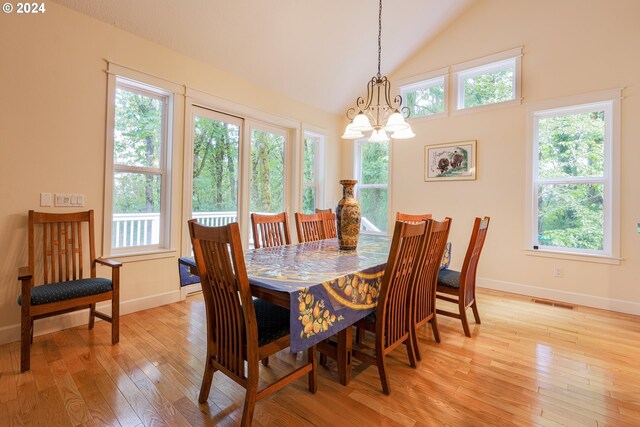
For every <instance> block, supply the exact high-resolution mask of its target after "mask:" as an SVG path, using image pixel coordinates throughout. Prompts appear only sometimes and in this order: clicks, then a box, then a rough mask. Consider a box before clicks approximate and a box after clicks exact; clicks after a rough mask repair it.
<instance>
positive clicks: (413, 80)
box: [398, 67, 449, 121]
mask: <svg viewBox="0 0 640 427" xmlns="http://www.w3.org/2000/svg"><path fill="white" fill-rule="evenodd" d="M439 81H442V85H443V87H444V93H443V98H444V99H443V101H444V109H443V111H441V112H439V113H434V114H427V115H424V116H413V115H409V117H408V118H407V120H412V121H416V120H428V119H433V118H439V117H446V116H448V115H449V68H448V67H447V68H441V69H438V70H434V71H429V72H427V73H423V74H420V75H417V76H413V77H408V78H405V79H402V80H400V81H399V82H398V88H399V92H400V96H402V106H403V107H407V103H406V100H407V93H409V92H414V91H416V90H420V89H428V88H430V87H433V86H436V85H437V84H438V83H437V82H439Z"/></svg>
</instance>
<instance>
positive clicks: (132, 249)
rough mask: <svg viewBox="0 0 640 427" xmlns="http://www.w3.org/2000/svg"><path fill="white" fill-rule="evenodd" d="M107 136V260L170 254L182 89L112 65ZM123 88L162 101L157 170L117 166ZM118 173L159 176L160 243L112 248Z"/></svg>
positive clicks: (105, 198)
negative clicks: (117, 127) (118, 108)
mask: <svg viewBox="0 0 640 427" xmlns="http://www.w3.org/2000/svg"><path fill="white" fill-rule="evenodd" d="M107 87H108V94H107V132H106V133H107V135H106V155H105V194H104V239H103V244H102V246H103V253H104V254H105V256H128V255H146V254H154V253H158V254H162V253H165V252H167V251H171V250H172V249H171V244H172V240H171V202H172V201H171V198H172V174H173V168H172V151H173V139H174V138H173V129H174V121H175V114H176V111H175V108H174V104H175V99H174V98H175V94H176V93H179V86H178V85H175V84H173V83H170V82H165V81H163V80H161V79H158V78H154V77H151V76H147V75H145V74H144V73H140V72H136V71H133V70H129V69H127V68H125V67H120V66H117V65H115V64H111V63H110V64H109V75H108V81H107ZM119 88H123V89H125V90H127V91H130V92H134V93H139V94H141V95H144V96H150V97H154V98H159V99H163V100H164V102H163V112H162V119H163V123H162V137H161V138H162V141H161V146H160V152H159V155H160V162H159V165H158V168H148V167H141V166H128V165H119V164H116V163H115V162H114V154H115V153H114V146H115V132H114V130H115V114H116V103H115V101H116V90H117V89H119ZM118 172H125V173H142V174H151V175H160V177H161V191H160V192H161V196H160V197H161V202H160V226H159V233H160V236H159V241H158V243H157V244H152V245H138V246H128V247H121V248H115V247H113V245H112V237H113V235H112V227H113V195H114V194H113V190H114V177H115V174H116V173H118Z"/></svg>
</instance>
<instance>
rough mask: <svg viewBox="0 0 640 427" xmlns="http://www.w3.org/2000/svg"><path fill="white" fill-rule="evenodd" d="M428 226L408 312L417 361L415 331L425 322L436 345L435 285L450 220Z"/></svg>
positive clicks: (416, 333) (416, 336)
mask: <svg viewBox="0 0 640 427" xmlns="http://www.w3.org/2000/svg"><path fill="white" fill-rule="evenodd" d="M427 222H428V223H429V224H430V229H429V233H428V235H427V243H426V244H425V246H424V250H423V252H422V254H421V262H420V267H419V269H418V272H417V273H416V276H415V280H414V282H413V287H412V291H411V300H412V307H413V310H412V313H411V341H412V344H413V349H414V353H415V355H416V359H418V360H421V357H420V350H419V349H418V328H419V327H420V326H422V325H425V324H427V323H429V324H431V329H432V330H433V337H434V339H435V341H436V342H438V343H439V342H440V334H439V332H438V319H437V317H436V286H437V283H438V272H439V271H440V263H441V261H442V255H443V254H444V250H445V247H446V245H447V238H448V237H449V230H450V229H451V218H445V219H444V220H443V221H434V220H427Z"/></svg>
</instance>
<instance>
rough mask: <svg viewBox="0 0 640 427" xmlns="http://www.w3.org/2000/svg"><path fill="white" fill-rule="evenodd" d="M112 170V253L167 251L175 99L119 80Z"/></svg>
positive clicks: (165, 93) (114, 99)
mask: <svg viewBox="0 0 640 427" xmlns="http://www.w3.org/2000/svg"><path fill="white" fill-rule="evenodd" d="M111 107H112V108H113V117H112V120H113V122H112V123H113V129H112V131H113V139H112V141H110V142H111V144H109V146H110V147H112V149H113V152H112V153H109V154H108V155H112V156H113V163H112V165H113V166H112V168H111V170H110V171H109V175H110V176H109V178H108V179H109V180H110V181H111V183H112V185H111V186H110V193H109V194H107V195H106V197H111V200H110V202H111V203H109V204H108V205H110V206H111V212H110V214H111V218H110V221H107V222H108V223H110V226H111V227H110V230H109V231H110V233H108V234H107V235H110V242H109V243H110V251H107V252H108V253H122V252H127V251H131V250H132V249H135V250H136V251H140V250H141V249H142V250H150V249H154V248H165V247H168V245H169V242H168V235H169V233H168V222H169V221H168V218H167V213H168V212H169V209H168V204H169V197H168V194H169V174H168V165H169V161H168V153H169V136H168V135H169V123H168V117H169V114H168V110H169V109H171V108H172V94H171V93H169V92H167V91H165V90H162V89H159V88H156V87H153V86H149V85H146V84H143V83H140V82H136V81H133V80H128V79H125V78H122V77H116V78H115V94H114V95H113V105H112V106H111Z"/></svg>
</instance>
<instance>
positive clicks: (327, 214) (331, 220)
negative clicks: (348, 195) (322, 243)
mask: <svg viewBox="0 0 640 427" xmlns="http://www.w3.org/2000/svg"><path fill="white" fill-rule="evenodd" d="M316 211H319V210H318V209H316ZM318 213H320V215H322V221H323V222H324V232H325V236H326V238H327V239H335V238H336V237H338V232H337V230H336V214H335V213H334V212H331V209H326V210H324V211H320V212H318Z"/></svg>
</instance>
